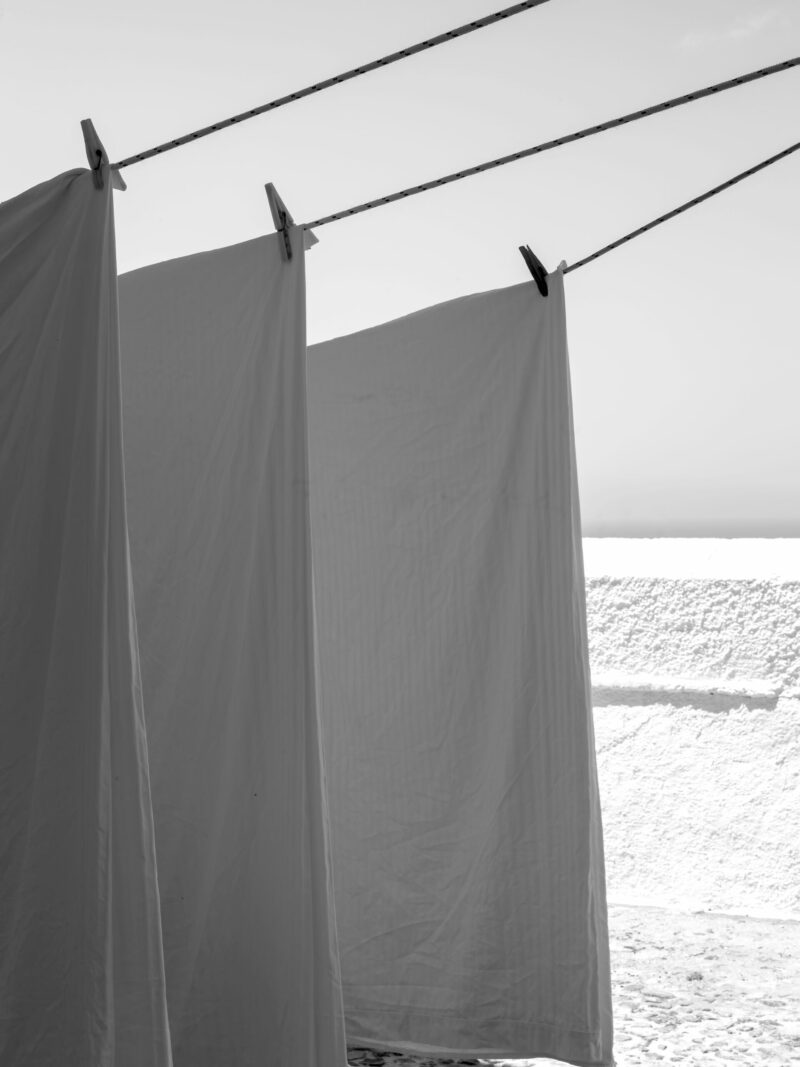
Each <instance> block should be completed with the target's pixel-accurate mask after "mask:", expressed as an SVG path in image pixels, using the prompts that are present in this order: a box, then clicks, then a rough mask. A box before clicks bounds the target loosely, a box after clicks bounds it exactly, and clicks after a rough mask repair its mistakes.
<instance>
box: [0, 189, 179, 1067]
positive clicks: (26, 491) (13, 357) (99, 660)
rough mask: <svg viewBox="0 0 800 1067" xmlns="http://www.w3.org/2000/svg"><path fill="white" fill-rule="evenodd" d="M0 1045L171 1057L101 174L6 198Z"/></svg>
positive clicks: (21, 1057) (17, 1063)
mask: <svg viewBox="0 0 800 1067" xmlns="http://www.w3.org/2000/svg"><path fill="white" fill-rule="evenodd" d="M0 1063H2V1064H3V1067H23V1065H24V1067H52V1065H54V1064H69V1065H76V1067H77V1065H81V1067H84V1065H85V1067H112V1065H113V1067H144V1065H147V1067H169V1064H170V1063H171V1060H170V1052H169V1031H168V1026H167V1016H166V999H165V989H164V968H163V960H162V955H161V935H160V928H159V902H158V890H157V884H156V876H155V852H154V842H153V825H152V811H151V806H150V793H149V784H148V767H147V744H146V739H145V729H144V719H143V714H142V702H141V688H140V680H139V663H138V654H137V648H136V629H135V624H134V619H133V602H132V598H131V587H130V572H129V563H128V543H127V534H126V528H125V496H124V484H123V473H122V442H121V432H120V395H119V350H118V331H117V294H116V261H115V251H114V224H113V212H112V198H111V185H110V181H109V175H108V173H106V184H105V188H104V189H103V190H102V191H98V190H96V189H95V187H94V184H93V180H92V176H91V174H90V173H89V172H88V171H85V170H77V171H71V172H69V173H67V174H62V175H60V176H59V177H57V178H54V179H53V180H52V181H49V182H45V183H44V184H43V185H39V186H36V188H34V189H31V190H29V191H28V192H26V193H23V194H22V195H21V196H18V197H16V198H15V199H13V200H9V201H8V202H6V203H4V204H0Z"/></svg>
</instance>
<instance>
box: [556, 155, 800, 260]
mask: <svg viewBox="0 0 800 1067" xmlns="http://www.w3.org/2000/svg"><path fill="white" fill-rule="evenodd" d="M798 148H800V141H797V142H796V143H795V144H793V145H790V146H789V147H788V148H784V150H783V151H782V152H777V153H776V154H775V155H774V156H770V157H769V159H764V160H762V161H761V162H760V163H756V165H755V166H753V167H748V169H747V170H743V171H741V172H740V173H739V174H736V175H734V176H733V177H732V178H729V179H728V180H727V181H725V182H722V183H721V184H720V185H715V186H714V188H713V189H709V190H708V191H707V192H705V193H701V194H700V196H696V197H694V198H693V199H692V200H687V201H686V202H685V203H684V204H680V205H679V206H678V207H676V208H673V209H672V211H668V212H667V213H666V215H659V217H658V218H657V219H653V220H652V222H647V223H645V225H644V226H640V227H639V228H638V229H636V230H632V231H631V232H630V233H626V234H625V236H624V237H620V238H618V239H617V240H616V241H612V242H611V244H607V245H605V246H604V247H603V248H600V249H598V251H597V252H592V254H591V255H590V256H584V258H583V259H579V260H578V262H577V263H570V264H569V266H567V267H565V268H564V274H569V272H570V271H571V270H577V269H578V267H583V266H584V265H585V264H586V263H591V262H592V260H594V259H598V258H599V257H600V256H604V255H605V254H606V252H611V251H613V249H615V248H619V246H620V245H624V244H626V243H627V242H628V241H632V240H633V238H634V237H639V236H640V235H641V234H643V233H647V231H648V230H652V229H653V228H654V227H655V226H658V225H660V224H661V223H662V222H667V221H668V220H669V219H674V218H675V216H676V215H680V214H681V213H682V212H684V211H688V210H689V208H690V207H695V206H696V205H697V204H702V203H703V201H704V200H708V199H709V198H710V197H712V196H716V194H717V193H721V192H723V191H724V190H725V189H730V187H731V186H732V185H736V183H737V182H740V181H743V180H744V179H745V178H749V177H750V175H751V174H757V173H758V171H760V170H763V169H764V168H765V167H768V166H770V164H771V163H777V162H778V160H779V159H785V158H786V156H790V155H791V154H792V152H796V151H797V150H798Z"/></svg>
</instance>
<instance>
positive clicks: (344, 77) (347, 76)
mask: <svg viewBox="0 0 800 1067" xmlns="http://www.w3.org/2000/svg"><path fill="white" fill-rule="evenodd" d="M547 2H548V0H524V2H523V3H519V4H513V5H512V6H511V7H506V8H503V10H502V11H496V12H495V13H494V14H493V15H484V16H483V18H479V19H474V20H473V21H472V22H466V23H464V25H463V26H457V27H456V28H455V29H453V30H447V31H446V32H445V33H440V34H438V35H437V36H436V37H430V38H429V39H428V40H427V41H420V42H419V44H414V45H409V46H408V48H401V49H400V50H399V51H397V52H392V53H391V54H390V55H387V56H381V58H380V59H374V60H372V62H371V63H365V64H363V66H360V67H354V68H353V69H352V70H347V71H345V72H344V73H343V74H335V75H334V76H333V77H332V78H325V79H324V81H320V82H316V83H315V84H314V85H309V86H307V87H306V88H305V89H298V90H297V92H294V93H289V94H287V95H286V96H281V97H278V99H277V100H271V101H270V102H269V103H268V104H262V105H261V106H260V107H254V108H251V109H250V110H249V111H242V112H241V113H240V114H239V115H233V116H232V117H231V118H229V119H222V120H221V121H220V122H215V123H213V124H212V125H211V126H204V127H203V128H202V129H201V130H195V131H194V132H193V133H187V134H185V136H183V137H177V138H175V139H174V140H172V141H165V142H164V143H163V144H159V145H156V146H155V148H148V149H147V151H145V152H137V153H136V154H135V155H133V156H128V157H127V158H126V159H122V160H120V161H119V163H112V164H111V166H112V168H113V169H114V170H119V169H120V168H122V167H129V166H131V164H132V163H141V162H142V161H143V160H145V159H150V158H151V157H152V156H159V155H163V153H164V152H169V151H170V150H171V149H173V148H179V147H180V146H181V145H184V144H189V143H190V142H191V141H197V140H199V139H200V138H201V137H208V136H209V134H212V133H217V131H218V130H225V129H227V128H228V127H229V126H234V125H235V124H236V123H238V122H244V121H245V120H247V119H252V118H255V117H256V115H263V114H265V113H266V112H267V111H274V110H275V109H276V108H279V107H283V106H284V105H285V104H293V103H294V102H295V101H296V100H302V99H303V98H304V97H306V96H312V95H313V94H314V93H320V92H322V90H323V89H329V88H330V87H331V86H332V85H341V83H342V82H346V81H350V80H351V79H352V78H358V77H360V76H361V75H362V74H369V73H370V71H373V70H378V69H380V68H381V67H388V66H389V64H390V63H397V62H398V61H399V60H401V59H408V57H409V56H414V55H417V53H419V52H425V51H427V50H428V49H430V48H435V47H436V46H437V45H440V44H446V43H447V42H448V41H453V40H455V39H456V37H463V36H464V35H465V34H468V33H474V32H475V30H482V29H484V27H486V26H491V25H493V23H495V22H500V21H502V20H503V19H507V18H511V17H512V16H513V15H521V14H522V13H523V12H525V11H530V9H531V8H534V7H539V6H540V5H541V4H545V3H547Z"/></svg>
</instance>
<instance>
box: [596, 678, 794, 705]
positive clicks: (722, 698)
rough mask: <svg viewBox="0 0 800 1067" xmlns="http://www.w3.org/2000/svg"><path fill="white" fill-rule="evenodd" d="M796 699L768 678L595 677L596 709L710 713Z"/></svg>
mask: <svg viewBox="0 0 800 1067" xmlns="http://www.w3.org/2000/svg"><path fill="white" fill-rule="evenodd" d="M784 695H785V696H787V697H789V698H790V699H793V698H795V699H796V694H795V692H794V690H791V691H786V692H785V693H784V690H783V688H782V686H781V685H780V684H778V683H775V682H772V681H770V680H769V679H766V678H684V677H677V676H670V675H660V676H659V675H651V674H623V673H621V672H618V671H610V672H602V673H597V674H593V675H592V703H593V704H594V706H595V707H603V706H605V705H622V704H635V705H636V704H679V705H690V706H692V707H698V708H706V707H708V708H709V710H714V709H717V710H718V709H719V708H720V707H721V706H726V707H741V706H744V707H750V708H761V709H764V708H774V707H776V706H777V704H778V701H779V699H780V698H781V697H782V696H784Z"/></svg>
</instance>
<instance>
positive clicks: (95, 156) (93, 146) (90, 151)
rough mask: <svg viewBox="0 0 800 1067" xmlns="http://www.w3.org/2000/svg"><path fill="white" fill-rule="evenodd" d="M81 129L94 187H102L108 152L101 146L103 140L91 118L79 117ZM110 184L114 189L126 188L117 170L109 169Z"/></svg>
mask: <svg viewBox="0 0 800 1067" xmlns="http://www.w3.org/2000/svg"><path fill="white" fill-rule="evenodd" d="M81 129H82V130H83V143H84V145H85V146H86V158H87V159H88V160H89V167H90V168H91V171H92V175H93V177H94V184H95V188H96V189H102V188H103V166H104V165H107V164H108V153H107V152H106V150H105V148H103V142H102V141H101V140H100V138H99V137H98V136H97V130H96V129H95V128H94V123H93V122H92V120H91V119H81ZM111 184H112V186H113V187H114V188H115V189H120V190H122V191H123V192H124V190H125V189H127V188H128V187H127V185H126V184H125V182H124V181H123V178H122V175H121V174H120V172H119V171H118V170H112V171H111Z"/></svg>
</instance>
